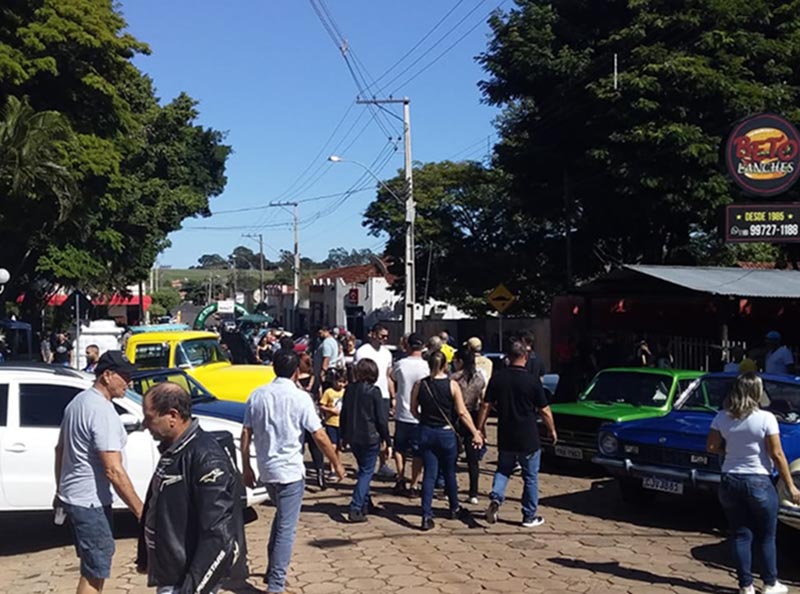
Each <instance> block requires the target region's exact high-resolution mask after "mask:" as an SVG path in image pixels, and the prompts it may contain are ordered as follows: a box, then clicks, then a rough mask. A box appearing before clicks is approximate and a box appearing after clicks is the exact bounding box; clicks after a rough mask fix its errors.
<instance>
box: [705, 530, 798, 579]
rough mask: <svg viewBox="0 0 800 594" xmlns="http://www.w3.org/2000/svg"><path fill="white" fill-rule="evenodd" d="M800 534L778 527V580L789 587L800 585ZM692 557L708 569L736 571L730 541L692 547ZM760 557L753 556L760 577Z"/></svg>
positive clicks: (755, 571)
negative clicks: (799, 561)
mask: <svg viewBox="0 0 800 594" xmlns="http://www.w3.org/2000/svg"><path fill="white" fill-rule="evenodd" d="M798 546H800V534H798V532H797V531H796V530H792V529H791V528H787V527H785V526H780V525H779V527H778V579H779V580H780V581H782V582H784V583H786V584H788V585H793V586H798V585H800V565H798V563H797V550H798ZM691 553H692V557H693V558H694V559H696V560H697V561H700V562H701V563H703V564H704V565H706V566H708V567H712V568H714V569H722V570H726V571H732V572H735V571H736V567H735V566H734V564H733V556H732V553H731V547H730V544H729V542H728V540H720V541H719V542H717V543H714V544H705V545H699V546H696V547H692V549H691ZM759 563H760V561H759V559H758V555H757V554H754V555H753V574H754V575H756V576H759V575H760V565H759Z"/></svg>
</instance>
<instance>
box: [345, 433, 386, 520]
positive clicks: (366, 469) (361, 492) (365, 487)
mask: <svg viewBox="0 0 800 594" xmlns="http://www.w3.org/2000/svg"><path fill="white" fill-rule="evenodd" d="M350 449H351V450H352V452H353V456H355V457H356V462H357V463H358V478H357V480H356V486H355V488H354V489H353V498H352V499H351V500H350V513H351V514H352V513H358V512H363V511H364V509H365V508H366V507H367V502H368V501H369V483H370V481H371V480H372V475H373V474H375V461H376V460H377V459H378V452H380V449H381V444H379V443H374V444H371V445H361V444H352V445H351V446H350Z"/></svg>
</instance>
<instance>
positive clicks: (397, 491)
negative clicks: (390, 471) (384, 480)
mask: <svg viewBox="0 0 800 594" xmlns="http://www.w3.org/2000/svg"><path fill="white" fill-rule="evenodd" d="M405 494H406V482H405V481H404V480H399V481H397V482H396V483H395V484H394V487H392V495H397V496H398V497H399V496H401V495H405Z"/></svg>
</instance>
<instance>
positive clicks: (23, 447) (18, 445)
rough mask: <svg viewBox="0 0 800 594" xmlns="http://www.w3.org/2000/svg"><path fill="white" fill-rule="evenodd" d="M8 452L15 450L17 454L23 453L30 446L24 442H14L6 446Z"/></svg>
mask: <svg viewBox="0 0 800 594" xmlns="http://www.w3.org/2000/svg"><path fill="white" fill-rule="evenodd" d="M6 451H7V452H14V453H15V454H22V453H23V452H27V451H28V447H27V446H26V445H25V444H24V443H12V444H11V445H10V446H8V447H7V448H6Z"/></svg>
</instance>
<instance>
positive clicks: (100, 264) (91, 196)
mask: <svg viewBox="0 0 800 594" xmlns="http://www.w3.org/2000/svg"><path fill="white" fill-rule="evenodd" d="M125 29H126V24H125V22H124V20H123V18H122V17H121V15H120V14H119V12H118V11H117V10H116V8H115V5H114V4H113V2H112V0H99V1H98V0H13V1H12V2H10V3H8V2H7V3H4V5H3V7H2V8H0V104H5V105H6V113H5V116H4V122H5V124H6V125H8V124H9V122H10V121H12V120H13V119H14V118H15V117H16V119H17V120H19V117H18V116H14V113H16V112H15V110H17V111H18V109H19V108H16V107H14V106H15V105H17V104H18V105H20V106H22V107H21V109H23V112H24V113H25V114H26V115H25V118H26V119H27V120H28V121H33V120H35V119H37V118H38V119H39V120H40V121H42V120H44V119H47V120H49V122H50V126H51V132H50V133H48V135H42V134H39V135H38V136H36V135H33V136H29V137H28V138H27V139H26V138H24V137H23V136H19V135H18V136H16V137H13V138H11V139H6V138H0V142H2V146H0V151H1V152H0V154H2V155H8V154H13V153H14V152H15V151H19V147H20V142H28V143H29V144H40V145H43V146H46V147H49V148H48V149H47V151H48V152H49V154H48V155H46V156H47V158H46V159H42V163H44V162H45V161H46V162H47V163H49V164H50V165H51V166H52V167H51V173H52V174H55V172H58V174H59V175H62V174H66V175H63V179H61V180H59V182H58V184H55V185H54V183H53V182H54V181H55V180H54V177H53V175H50V176H49V177H48V176H44V175H43V176H37V180H39V181H38V182H37V183H40V184H44V185H45V191H44V192H43V193H41V192H40V191H39V190H38V189H37V190H34V189H33V188H28V189H27V190H25V191H24V192H23V193H19V192H16V193H15V194H14V196H15V197H14V199H13V200H9V196H11V195H12V190H11V189H10V188H9V187H8V186H7V185H6V182H5V180H6V179H8V178H7V177H5V176H4V174H0V194H3V196H2V198H1V199H0V234H2V236H3V244H4V254H3V263H4V265H5V267H6V268H8V269H9V270H10V271H11V273H12V281H11V285H12V287H13V289H14V290H25V291H26V298H27V297H31V296H33V297H36V296H41V294H42V293H44V292H46V291H47V290H48V289H49V288H50V287H53V286H56V285H66V286H73V287H80V288H82V289H88V290H108V289H122V288H124V287H125V286H126V285H128V284H131V283H133V282H135V281H137V280H139V279H143V278H145V277H146V276H147V273H148V270H149V268H150V266H151V265H152V263H153V261H154V260H155V257H156V255H157V254H158V253H159V252H160V251H161V250H163V249H164V248H165V247H167V246H168V240H167V235H168V233H170V232H171V231H175V230H177V229H179V228H180V225H181V221H182V220H183V219H185V218H186V217H190V216H196V215H207V214H209V199H210V198H211V197H213V196H217V195H219V194H220V193H221V192H222V190H223V188H224V187H225V183H226V178H225V163H226V159H227V157H228V155H229V153H230V147H228V146H226V145H225V144H224V142H223V140H224V136H223V134H222V133H221V132H218V131H216V130H213V129H209V128H204V127H201V126H198V125H196V124H195V120H196V118H197V116H198V112H197V109H196V101H195V100H193V99H192V98H191V97H189V96H188V95H185V94H181V95H179V96H178V97H176V98H175V99H173V100H171V101H169V102H166V103H164V104H160V103H159V100H158V97H157V96H156V94H155V89H154V87H153V83H152V81H151V80H150V79H149V78H148V77H147V76H146V75H144V74H143V73H142V72H140V71H139V70H138V69H137V68H136V67H135V66H134V65H133V63H132V61H131V60H132V58H133V57H134V55H136V54H137V53H148V52H149V48H148V47H147V46H146V45H145V44H144V43H142V42H140V41H138V40H136V39H135V38H134V37H133V36H131V35H130V34H129V33H127V32H126V30H125ZM24 110H29V111H27V112H25V111H24ZM31 130H33V129H31ZM48 136H49V137H48ZM0 167H3V169H4V170H5V171H6V173H7V172H8V170H9V166H8V163H7V161H5V160H3V161H2V165H0ZM14 167H19V166H18V165H14V164H13V163H12V165H11V168H12V169H13V168H14ZM18 174H19V171H18V173H17V175H18ZM34 194H35V195H34ZM56 199H57V202H51V201H55V200H56ZM37 201H38V202H40V203H45V204H46V203H47V202H51V203H55V204H58V207H57V208H52V207H51V208H50V209H49V211H48V212H43V211H44V210H47V209H42V208H37V205H36V202H37ZM54 213H60V214H56V215H55V221H54V220H53V218H54ZM23 221H24V224H21V222H23ZM30 229H37V230H41V231H39V232H36V233H31V232H30ZM10 294H14V293H13V291H11V292H10ZM33 308H35V304H31V309H33Z"/></svg>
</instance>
